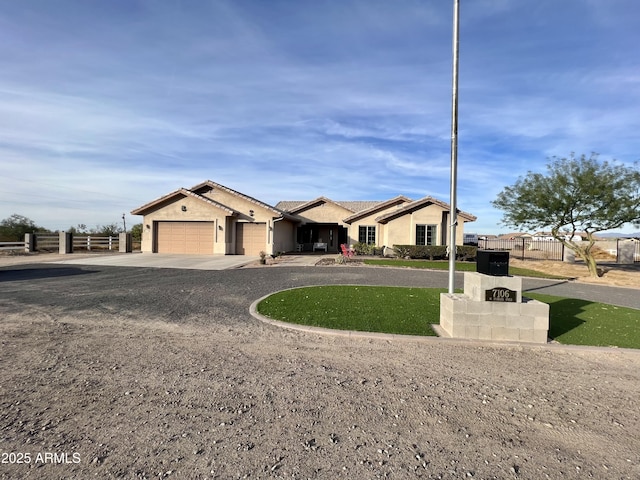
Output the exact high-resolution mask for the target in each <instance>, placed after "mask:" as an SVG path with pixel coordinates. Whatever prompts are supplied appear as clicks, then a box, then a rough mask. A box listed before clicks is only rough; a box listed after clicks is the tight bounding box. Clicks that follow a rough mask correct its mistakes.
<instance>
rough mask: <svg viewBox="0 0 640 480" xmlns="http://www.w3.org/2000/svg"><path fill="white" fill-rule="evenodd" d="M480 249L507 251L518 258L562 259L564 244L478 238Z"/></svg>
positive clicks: (544, 241) (543, 241) (518, 239)
mask: <svg viewBox="0 0 640 480" xmlns="http://www.w3.org/2000/svg"><path fill="white" fill-rule="evenodd" d="M478 248H479V249H481V250H502V251H508V252H509V255H510V256H511V257H512V258H517V259H520V260H562V258H563V253H564V245H562V244H561V243H560V242H557V241H548V240H533V239H531V238H514V239H509V240H503V239H493V238H491V239H487V238H480V239H479V240H478Z"/></svg>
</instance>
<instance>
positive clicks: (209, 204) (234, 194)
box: [131, 180, 476, 255]
mask: <svg viewBox="0 0 640 480" xmlns="http://www.w3.org/2000/svg"><path fill="white" fill-rule="evenodd" d="M131 213H132V214H133V215H142V216H143V221H142V225H143V228H142V251H143V252H154V253H185V254H186V253H191V254H222V255H225V254H226V255H229V254H231V255H232V254H238V255H258V253H259V252H260V251H264V252H266V253H267V254H272V253H276V252H292V251H326V252H338V251H340V245H341V244H343V243H345V244H349V245H353V244H354V243H356V242H363V243H368V244H373V245H376V246H378V247H382V246H389V247H392V246H393V245H394V244H397V245H398V244H403V245H408V244H410V245H446V244H447V243H448V234H449V228H448V224H449V205H448V204H446V203H444V202H442V201H440V200H437V199H435V198H433V197H424V198H421V199H419V200H411V199H410V198H407V197H405V196H402V195H400V196H397V197H394V198H392V199H389V200H386V201H334V200H331V199H329V198H326V197H318V198H316V199H315V200H310V201H282V202H279V203H278V204H277V205H276V206H271V205H269V204H267V203H264V202H261V201H260V200H257V199H255V198H253V197H250V196H248V195H245V194H243V193H240V192H238V191H236V190H233V189H231V188H228V187H225V186H224V185H220V184H218V183H215V182H212V181H210V180H207V181H205V182H202V183H200V184H198V185H196V186H194V187H191V188H188V189H187V188H180V189H178V190H175V191H173V192H171V193H169V194H167V195H164V196H163V197H160V198H158V199H156V200H153V201H152V202H149V203H147V204H145V205H143V206H141V207H139V208H136V209H135V210H133V211H132V212H131ZM474 220H476V217H475V216H473V215H471V214H469V213H465V212H462V211H458V228H457V230H456V237H457V243H458V244H460V245H461V244H462V239H463V237H464V224H465V223H466V222H473V221H474Z"/></svg>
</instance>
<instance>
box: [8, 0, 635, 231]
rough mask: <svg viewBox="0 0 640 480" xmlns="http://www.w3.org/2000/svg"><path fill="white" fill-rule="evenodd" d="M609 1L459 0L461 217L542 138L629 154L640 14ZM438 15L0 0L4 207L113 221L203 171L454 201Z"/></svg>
mask: <svg viewBox="0 0 640 480" xmlns="http://www.w3.org/2000/svg"><path fill="white" fill-rule="evenodd" d="M604 3H606V5H607V6H606V8H605V7H604V6H603V5H604ZM604 3H603V2H598V1H582V0H570V1H568V2H561V3H558V2H555V1H552V0H525V1H522V2H512V1H507V0H504V1H502V0H501V1H496V0H482V1H474V2H464V3H463V5H462V11H461V14H462V16H461V68H460V136H459V140H460V147H459V164H460V168H459V199H458V202H459V205H460V207H461V208H462V209H464V210H467V211H469V212H471V213H474V214H476V215H478V217H479V219H478V222H477V224H476V226H474V227H472V228H474V229H477V230H479V231H483V232H491V231H495V230H497V229H498V228H499V227H498V226H497V223H498V220H499V218H500V213H499V212H496V211H495V210H493V208H492V207H491V205H490V201H491V200H493V198H495V195H496V194H497V193H498V192H499V191H500V190H501V189H502V188H503V187H504V186H505V185H508V184H511V183H513V182H514V181H515V179H516V178H517V177H518V176H519V175H522V174H524V173H526V171H527V170H530V169H533V170H535V169H542V168H543V167H544V164H545V162H546V159H547V157H548V156H550V155H567V154H568V153H569V152H571V151H576V152H579V153H581V152H585V153H590V152H591V151H599V152H600V153H602V155H603V156H605V157H608V156H612V157H616V158H618V159H619V160H621V161H623V162H631V161H634V160H636V159H638V157H639V156H640V155H639V154H638V152H639V151H640V148H639V147H640V139H639V137H638V136H637V131H638V129H639V123H640V120H639V119H638V115H637V111H638V107H639V104H640V77H639V76H638V72H637V68H636V66H635V65H633V63H632V58H633V57H632V56H630V50H629V48H630V46H632V45H636V44H638V43H639V41H640V33H639V32H638V29H637V28H636V27H637V25H638V24H639V23H640V13H638V9H636V8H635V4H634V3H633V2H632V1H631V0H616V1H615V2H604ZM610 3H611V6H610V5H609V4H610ZM451 19H452V8H451V5H450V4H449V3H448V2H441V1H439V0H430V1H418V0H403V1H402V2H400V3H394V2H383V1H373V2H371V1H364V0H348V1H345V2H329V3H326V2H311V1H302V2H295V3H291V2H286V1H279V0H275V1H273V2H258V1H246V2H235V1H216V2H185V1H178V0H176V1H171V2H144V1H141V2H130V1H124V0H115V1H112V2H72V1H70V0H61V1H60V2H54V3H52V2H48V1H44V0H34V1H30V2H5V3H4V4H3V9H2V11H1V12H0V61H1V62H2V65H3V75H2V77H1V78H0V155H1V156H2V159H3V175H2V176H0V206H1V207H0V217H2V218H5V217H6V216H8V215H10V214H12V213H14V212H15V213H20V214H24V215H27V216H29V217H31V218H33V219H34V220H35V221H36V223H39V224H42V225H45V226H47V227H50V228H66V227H67V226H69V225H72V224H76V223H87V224H104V223H111V222H112V221H116V220H117V219H118V218H119V215H121V214H122V211H124V212H128V211H130V210H131V209H133V208H135V207H137V206H139V205H141V204H143V203H146V202H147V201H150V200H152V199H153V198H156V197H158V196H160V195H163V194H165V193H167V192H169V191H172V190H175V189H176V188H178V187H180V186H191V185H194V184H197V183H198V182H200V181H202V180H204V179H206V178H210V179H212V180H214V181H217V182H220V183H223V184H226V185H229V186H230V187H232V188H235V189H237V190H240V191H243V192H245V193H247V194H249V195H252V196H255V197H258V198H260V199H262V200H264V201H267V202H271V203H276V202H277V201H279V200H283V199H305V198H310V197H314V196H318V195H326V196H329V197H333V198H336V199H347V198H351V199H354V200H357V199H386V198H389V197H391V196H395V195H397V194H405V195H407V196H410V197H413V198H418V197H420V196H423V195H434V196H437V197H439V198H442V199H443V200H445V201H448V185H447V182H448V176H449V160H450V158H449V156H450V152H449V148H450V98H451V97H450V95H451ZM567 25H570V26H571V28H567ZM29 193H30V194H29ZM135 220H137V219H134V218H129V219H128V222H129V223H130V222H132V221H135Z"/></svg>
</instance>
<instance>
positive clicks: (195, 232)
mask: <svg viewBox="0 0 640 480" xmlns="http://www.w3.org/2000/svg"><path fill="white" fill-rule="evenodd" d="M214 232H215V224H214V223H213V222H158V249H157V251H158V253H190V254H201V255H202V254H213V240H214Z"/></svg>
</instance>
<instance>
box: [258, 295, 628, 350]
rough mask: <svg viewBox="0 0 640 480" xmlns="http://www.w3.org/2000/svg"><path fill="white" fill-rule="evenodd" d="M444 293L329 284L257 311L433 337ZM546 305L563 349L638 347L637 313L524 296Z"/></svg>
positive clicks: (267, 302) (276, 298)
mask: <svg viewBox="0 0 640 480" xmlns="http://www.w3.org/2000/svg"><path fill="white" fill-rule="evenodd" d="M445 291H446V289H439V288H408V287H373V286H344V285H331V286H321V287H304V288H296V289H293V290H285V291H282V292H278V293H275V294H273V295H271V296H269V297H267V298H266V299H264V300H262V301H261V302H260V303H259V304H258V306H257V310H258V312H259V313H261V314H262V315H265V316H267V317H270V318H273V319H276V320H282V321H285V322H290V323H295V324H300V325H310V326H316V327H324V328H332V329H337V330H355V331H366V332H379V333H397V334H403V335H429V336H433V335H434V332H433V330H432V329H431V327H430V325H431V324H437V323H439V321H440V293H442V292H445ZM523 295H524V296H526V297H530V298H534V299H536V300H539V301H541V302H544V303H548V304H549V311H550V322H549V324H550V325H549V336H550V337H551V338H553V339H555V340H556V341H558V342H559V343H562V344H567V345H592V346H616V347H621V348H640V310H636V309H632V308H626V307H617V306H614V305H608V304H604V303H598V302H590V301H587V300H579V299H574V298H565V297H556V296H552V295H545V294H540V293H528V292H523Z"/></svg>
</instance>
